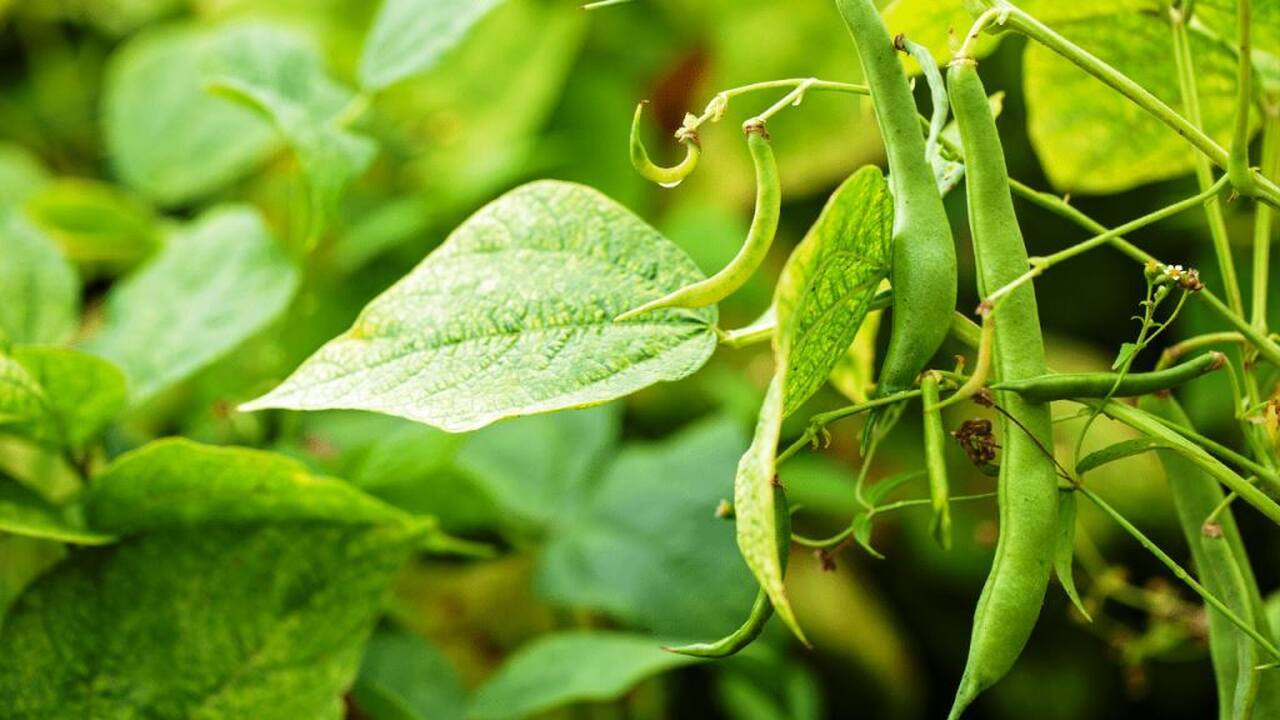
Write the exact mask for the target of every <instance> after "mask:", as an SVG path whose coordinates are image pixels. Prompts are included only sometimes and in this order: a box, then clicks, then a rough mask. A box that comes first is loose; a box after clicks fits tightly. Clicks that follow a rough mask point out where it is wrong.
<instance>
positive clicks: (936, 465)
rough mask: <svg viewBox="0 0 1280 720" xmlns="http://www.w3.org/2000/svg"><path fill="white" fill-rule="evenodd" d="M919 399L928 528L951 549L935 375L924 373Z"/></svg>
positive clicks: (943, 440)
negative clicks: (929, 517)
mask: <svg viewBox="0 0 1280 720" xmlns="http://www.w3.org/2000/svg"><path fill="white" fill-rule="evenodd" d="M920 400H921V402H922V404H923V406H924V467H925V470H926V471H927V472H928V475H929V500H930V502H931V504H932V505H933V521H932V523H931V524H930V526H929V531H930V533H931V534H932V535H933V539H934V540H937V541H938V544H939V545H941V546H942V548H943V549H944V550H950V549H951V503H950V500H951V489H950V484H949V483H948V482H947V459H946V455H945V453H944V450H945V449H946V446H947V432H946V429H945V428H944V427H943V426H942V411H941V409H940V407H939V405H938V376H937V375H934V374H933V373H925V374H924V377H923V378H921V379H920Z"/></svg>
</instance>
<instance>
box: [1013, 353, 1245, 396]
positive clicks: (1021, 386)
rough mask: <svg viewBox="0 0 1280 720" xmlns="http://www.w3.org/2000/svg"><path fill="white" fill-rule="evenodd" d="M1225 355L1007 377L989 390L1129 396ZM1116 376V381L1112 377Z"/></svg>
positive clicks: (1174, 382) (1165, 386)
mask: <svg viewBox="0 0 1280 720" xmlns="http://www.w3.org/2000/svg"><path fill="white" fill-rule="evenodd" d="M1226 362H1227V356H1226V355H1223V354H1222V353H1220V352H1207V353H1205V354H1203V355H1200V356H1199V357H1196V358H1195V359H1192V360H1188V361H1187V362H1184V363H1182V364H1180V365H1174V366H1173V367H1171V368H1167V369H1165V370H1158V371H1156V372H1146V373H1129V374H1127V375H1125V376H1124V377H1123V378H1121V377H1120V375H1119V374H1117V373H1105V372H1101V373H1050V374H1048V375H1041V376H1039V377H1030V378H1024V379H1022V380H1007V381H1004V382H998V383H996V384H994V385H992V386H991V389H993V390H1010V391H1012V392H1016V393H1018V394H1019V395H1021V396H1022V397H1023V399H1024V400H1032V401H1035V402H1047V401H1049V400H1066V399H1068V398H1102V397H1108V396H1111V397H1133V396H1135V395H1147V394H1149V393H1153V392H1159V391H1161V390H1169V389H1170V388H1175V387H1177V386H1179V385H1182V384H1183V383H1185V382H1188V381H1190V380H1194V379H1196V378H1198V377H1200V376H1201V375H1204V374H1206V373H1211V372H1213V371H1214V370H1217V369H1219V368H1221V367H1222V366H1223V365H1225V364H1226ZM1117 380H1119V381H1120V382H1119V384H1118V385H1117V383H1116V381H1117Z"/></svg>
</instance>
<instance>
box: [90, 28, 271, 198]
mask: <svg viewBox="0 0 1280 720" xmlns="http://www.w3.org/2000/svg"><path fill="white" fill-rule="evenodd" d="M259 31H260V29H259V28H254V27H253V26H222V27H217V28H200V27H195V26H171V27H160V28H157V29H154V30H148V31H146V32H143V33H140V34H138V35H136V36H134V37H133V38H131V39H130V40H129V41H128V42H127V43H126V44H125V45H124V46H122V47H121V48H120V49H119V50H117V51H116V53H115V55H114V56H113V57H112V59H111V62H110V63H109V65H108V68H107V77H106V81H105V87H104V89H103V103H104V105H103V115H104V123H105V126H106V143H107V151H108V155H109V157H110V160H111V163H112V166H113V167H114V168H115V170H116V172H117V173H118V174H119V176H120V178H121V179H122V180H123V181H124V182H125V183H127V184H128V185H129V186H130V187H133V188H134V189H136V190H138V191H140V192H142V193H143V194H145V195H147V196H148V197H149V198H151V199H152V200H154V201H156V202H159V203H161V204H163V205H177V204H181V203H185V202H188V201H191V200H194V199H197V198H199V197H202V196H205V195H208V194H209V193H211V192H213V191H215V190H217V189H219V188H221V187H223V186H225V185H227V184H229V183H231V182H234V181H235V180H237V179H239V178H240V177H242V176H243V175H244V174H245V173H247V172H248V171H249V170H251V169H252V168H253V167H254V166H256V165H257V164H259V163H260V162H261V161H263V160H264V159H266V157H267V156H268V155H269V154H270V153H271V152H273V151H274V150H275V148H276V147H277V146H278V144H279V141H278V139H277V138H276V134H275V131H273V130H272V128H271V126H270V125H269V124H268V123H267V122H266V121H264V120H262V119H261V118H260V117H258V116H257V115H256V114H255V113H253V112H252V111H251V110H248V109H246V108H244V107H241V106H239V105H238V104H236V103H235V102H232V101H230V100H227V99H226V98H221V97H217V96H215V95H212V94H210V93H209V92H208V91H207V90H206V87H205V86H206V83H207V81H208V79H209V77H210V75H211V73H213V72H216V71H217V65H218V57H219V54H220V52H221V51H222V48H224V47H225V46H226V45H227V44H228V43H234V42H236V41H237V38H238V37H239V36H240V34H241V33H257V32H259Z"/></svg>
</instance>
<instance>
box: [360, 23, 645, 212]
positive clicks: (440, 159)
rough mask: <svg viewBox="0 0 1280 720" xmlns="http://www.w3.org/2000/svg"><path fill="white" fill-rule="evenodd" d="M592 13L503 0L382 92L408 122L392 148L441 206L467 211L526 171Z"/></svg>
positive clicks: (381, 105) (393, 115) (390, 109)
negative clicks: (426, 68) (424, 67)
mask: <svg viewBox="0 0 1280 720" xmlns="http://www.w3.org/2000/svg"><path fill="white" fill-rule="evenodd" d="M478 1H480V0H478ZM484 1H486V2H487V0H484ZM587 15H588V14H587V13H584V12H582V11H581V10H580V9H579V8H578V7H577V5H576V4H575V3H572V2H569V3H560V2H552V3H547V2H543V1H542V0H505V1H504V2H502V4H501V5H499V6H498V7H496V8H494V9H493V11H492V12H490V13H489V14H488V15H486V16H485V17H484V19H482V20H481V21H480V22H479V23H477V24H476V26H475V27H474V28H473V29H472V32H471V33H470V34H469V36H468V37H467V39H466V41H465V42H463V43H462V44H461V45H460V46H459V47H457V48H455V49H454V51H453V52H450V53H448V54H447V55H446V56H445V57H443V58H441V60H440V62H439V64H437V65H436V67H435V68H434V69H433V70H431V71H430V72H428V73H426V74H424V75H421V76H419V77H415V78H412V79H410V80H407V81H405V82H402V83H398V84H397V85H396V86H395V87H393V88H388V89H387V90H386V91H384V92H383V93H380V94H379V96H378V111H379V114H380V115H385V116H386V117H387V118H389V119H390V120H391V122H392V123H394V125H395V127H396V128H398V129H399V130H400V132H401V135H400V136H398V137H397V138H395V139H394V140H393V141H391V142H389V143H388V145H389V146H390V147H391V148H392V149H391V150H390V151H389V152H395V149H396V147H397V146H399V151H400V152H401V153H403V154H405V155H407V156H408V159H409V167H408V168H407V171H408V172H409V173H410V174H411V176H412V179H413V182H414V184H415V187H418V188H419V189H420V191H421V192H422V193H424V194H425V195H427V196H429V197H430V198H431V199H432V201H433V202H434V204H435V207H436V209H437V210H438V211H440V212H442V213H444V212H463V211H466V210H468V209H470V208H472V207H474V206H475V205H477V204H479V203H482V202H484V201H486V200H488V199H489V198H491V197H492V196H493V193H495V192H497V191H499V190H501V189H503V188H504V187H506V186H509V185H512V184H514V183H515V182H517V181H518V180H519V179H520V178H521V176H522V174H524V173H527V172H528V169H529V165H530V164H531V162H532V161H533V159H534V155H535V153H536V151H537V150H538V149H539V148H541V147H543V146H544V144H545V143H544V141H543V140H542V139H541V138H539V137H538V135H537V133H538V132H539V131H540V130H541V128H542V126H543V124H544V123H545V122H546V121H547V119H548V117H549V116H550V115H551V112H552V111H553V110H554V109H555V107H556V105H557V103H559V102H560V98H561V95H562V92H563V89H564V87H565V83H566V81H567V79H568V77H569V71H570V69H571V67H572V65H573V61H574V59H575V58H576V56H577V53H578V50H579V48H580V47H581V45H582V41H583V38H584V36H585V30H586V28H587V24H588V21H589V18H588V17H587ZM531 28H537V32H530V29H531ZM495 58H519V62H495V61H494V59H495ZM478 98H483V99H484V100H483V102H477V99H478ZM623 122H624V123H625V120H623ZM623 133H624V134H623V135H622V137H624V138H625V126H623ZM620 152H622V153H623V154H625V152H626V151H625V148H622V149H620Z"/></svg>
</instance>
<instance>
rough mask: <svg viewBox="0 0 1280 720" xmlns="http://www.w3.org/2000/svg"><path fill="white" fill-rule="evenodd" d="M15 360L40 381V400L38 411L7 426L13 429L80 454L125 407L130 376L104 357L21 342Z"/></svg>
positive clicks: (14, 354)
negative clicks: (24, 344) (18, 422)
mask: <svg viewBox="0 0 1280 720" xmlns="http://www.w3.org/2000/svg"><path fill="white" fill-rule="evenodd" d="M11 362H17V363H18V364H19V365H21V366H22V369H23V370H25V372H26V374H27V376H28V377H29V378H30V380H31V381H32V382H33V383H35V385H36V389H37V391H38V400H39V411H38V413H37V414H35V415H34V416H31V417H30V419H29V420H28V422H25V423H22V424H20V425H18V426H17V427H12V428H7V429H8V430H9V431H11V432H15V433H18V434H21V435H24V436H26V437H28V438H30V439H32V440H35V441H37V442H41V443H45V444H51V445H54V446H56V447H62V448H66V449H69V450H72V451H75V452H78V451H80V450H81V449H83V448H84V446H85V444H86V443H87V442H89V441H90V440H92V439H93V438H95V437H97V436H98V435H99V434H100V433H101V432H102V431H103V430H104V429H105V428H106V426H107V425H108V424H109V423H110V422H111V421H112V420H113V419H114V418H115V417H116V415H117V414H119V412H120V411H121V410H122V409H123V408H124V401H125V379H124V375H123V374H122V373H121V372H120V370H119V368H117V367H116V366H114V365H112V364H111V363H109V362H107V361H105V360H103V359H101V358H98V357H94V356H93V355H88V354H86V353H82V352H79V351H77V350H70V349H67V348H56V347H41V346H20V347H16V348H14V349H13V353H12V360H11ZM2 372H3V371H0V373H2ZM2 413H3V411H0V414H2Z"/></svg>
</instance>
